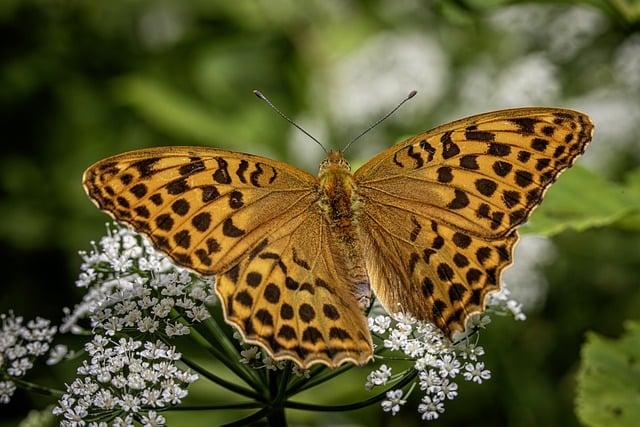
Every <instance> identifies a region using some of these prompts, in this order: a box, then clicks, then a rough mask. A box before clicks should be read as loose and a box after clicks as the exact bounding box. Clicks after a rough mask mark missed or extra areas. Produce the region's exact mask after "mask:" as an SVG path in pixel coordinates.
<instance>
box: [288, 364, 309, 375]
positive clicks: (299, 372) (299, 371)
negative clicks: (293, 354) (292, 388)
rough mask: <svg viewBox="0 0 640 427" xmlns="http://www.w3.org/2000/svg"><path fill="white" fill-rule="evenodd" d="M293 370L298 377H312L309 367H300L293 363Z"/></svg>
mask: <svg viewBox="0 0 640 427" xmlns="http://www.w3.org/2000/svg"><path fill="white" fill-rule="evenodd" d="M291 372H292V373H293V375H295V376H296V377H303V378H311V371H309V370H308V369H304V368H300V367H298V365H295V364H294V365H293V368H292V370H291Z"/></svg>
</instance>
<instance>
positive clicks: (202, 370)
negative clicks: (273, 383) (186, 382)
mask: <svg viewBox="0 0 640 427" xmlns="http://www.w3.org/2000/svg"><path fill="white" fill-rule="evenodd" d="M181 360H182V361H183V362H184V364H185V365H187V366H188V367H190V368H191V369H193V370H194V371H196V372H197V373H199V374H200V375H202V376H203V377H205V378H207V379H208V380H210V381H212V382H214V383H216V384H218V385H219V386H221V387H224V388H226V389H227V390H230V391H233V392H235V393H238V394H241V395H243V396H246V397H249V398H251V399H254V400H258V401H263V398H262V396H260V395H259V394H257V393H255V392H254V391H252V390H249V389H246V388H244V387H242V386H239V385H237V384H235V383H232V382H230V381H227V380H225V379H222V378H220V377H219V376H217V375H215V374H213V373H211V372H209V371H208V370H207V369H205V368H203V367H202V366H200V365H198V364H197V363H196V362H194V361H192V360H189V359H188V358H186V357H184V356H182V359H181Z"/></svg>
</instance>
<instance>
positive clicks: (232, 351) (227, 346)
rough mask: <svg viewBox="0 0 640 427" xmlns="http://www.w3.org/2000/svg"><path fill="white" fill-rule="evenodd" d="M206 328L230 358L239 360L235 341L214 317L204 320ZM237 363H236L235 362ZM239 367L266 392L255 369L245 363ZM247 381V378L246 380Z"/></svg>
mask: <svg viewBox="0 0 640 427" xmlns="http://www.w3.org/2000/svg"><path fill="white" fill-rule="evenodd" d="M202 324H203V325H204V327H205V328H206V330H207V331H208V332H209V333H210V334H211V335H213V338H214V342H216V343H217V344H218V345H220V346H221V347H222V351H223V352H224V353H225V354H226V355H227V357H228V358H230V359H232V360H234V361H235V360H237V356H238V350H237V349H236V348H235V346H234V345H233V343H232V342H231V341H229V338H228V337H227V335H226V334H225V333H224V332H223V331H222V329H221V328H220V327H219V326H218V324H217V323H215V321H214V320H213V318H212V317H210V318H208V319H206V320H205V321H204V322H202ZM234 365H235V364H234ZM236 366H237V368H238V369H239V370H240V371H242V372H243V373H244V375H245V376H246V378H247V379H249V381H251V382H252V383H254V385H256V386H257V387H258V389H257V390H260V391H262V392H265V391H266V390H265V387H263V385H264V384H263V382H262V381H261V380H260V377H259V376H258V374H257V373H256V371H255V370H253V369H250V368H248V367H247V366H244V365H236ZM245 381H246V380H245Z"/></svg>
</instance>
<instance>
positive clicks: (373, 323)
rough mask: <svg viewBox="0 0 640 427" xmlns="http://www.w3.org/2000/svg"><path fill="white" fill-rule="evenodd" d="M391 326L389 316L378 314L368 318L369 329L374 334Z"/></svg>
mask: <svg viewBox="0 0 640 427" xmlns="http://www.w3.org/2000/svg"><path fill="white" fill-rule="evenodd" d="M389 326H391V318H390V317H389V316H383V315H379V316H376V317H370V318H369V329H370V330H371V332H373V333H374V334H384V333H385V332H387V329H389Z"/></svg>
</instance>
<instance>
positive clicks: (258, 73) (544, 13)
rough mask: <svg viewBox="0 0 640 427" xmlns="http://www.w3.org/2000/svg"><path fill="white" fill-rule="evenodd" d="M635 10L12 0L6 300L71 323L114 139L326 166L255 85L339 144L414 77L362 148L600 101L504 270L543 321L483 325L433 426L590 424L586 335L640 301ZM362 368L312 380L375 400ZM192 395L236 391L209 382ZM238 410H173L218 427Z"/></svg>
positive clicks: (58, 377) (366, 421)
mask: <svg viewBox="0 0 640 427" xmlns="http://www.w3.org/2000/svg"><path fill="white" fill-rule="evenodd" d="M639 22H640V2H638V1H634V0H615V1H614V0H611V1H606V0H600V1H599V0H588V1H587V0H585V1H582V2H577V1H543V2H518V1H506V0H505V1H500V0H491V1H485V0H474V1H471V0H457V1H444V0H439V1H437V0H433V1H420V0H399V1H382V0H379V1H373V0H371V1H355V0H352V1H339V0H327V1H323V0H315V1H294V0H289V1H281V0H278V1H274V0H251V1H245V0H236V1H215V0H193V1H184V0H183V1H180V0H164V1H148V0H137V1H134V0H128V1H115V0H112V1H81V0H64V1H63V0H58V1H55V0H3V1H2V2H0V40H2V41H1V42H0V61H1V69H0V111H1V114H0V117H1V118H2V131H3V132H2V133H3V134H2V151H1V153H2V157H1V159H0V195H1V199H0V242H1V243H0V260H1V262H2V271H3V272H4V273H3V277H2V285H0V286H1V289H2V291H1V292H0V312H6V311H8V310H9V309H13V310H14V311H15V312H16V313H17V314H21V315H24V316H26V317H28V318H30V317H34V316H36V315H40V316H44V317H47V318H51V319H53V320H54V321H58V320H59V319H60V318H61V316H62V312H61V308H62V307H65V306H72V305H73V304H75V303H77V302H78V301H79V299H80V296H81V293H80V291H78V290H76V289H75V287H74V281H75V277H76V275H77V271H78V266H79V263H80V260H79V257H78V256H77V251H78V250H80V249H86V248H88V247H89V242H90V241H91V240H92V239H97V238H99V237H100V236H101V235H102V234H103V233H104V222H105V221H106V220H107V216H106V215H104V214H102V213H100V212H99V211H98V210H97V209H96V208H95V207H94V206H93V204H92V203H90V202H89V200H88V199H87V198H86V196H85V195H84V192H83V190H82V187H81V185H80V178H81V175H82V172H83V170H84V169H85V168H86V167H87V166H88V165H90V164H91V163H93V162H94V161H96V160H99V159H101V158H103V157H105V156H109V155H113V154H117V153H120V152H123V151H126V150H132V149H138V148H143V147H152V146H162V145H172V144H175V145H207V146H212V147H223V148H227V149H233V150H238V151H245V152H251V153H255V154H262V155H266V156H270V157H273V158H278V159H281V160H285V161H288V162H290V163H292V164H295V165H298V166H300V167H302V168H304V169H306V170H309V171H311V172H313V173H315V172H316V168H317V165H318V162H319V161H320V160H321V158H322V152H321V151H320V149H319V148H318V147H317V146H316V145H315V144H313V143H312V142H310V141H309V140H308V139H307V138H305V137H304V136H303V135H301V134H300V133H299V132H297V131H296V130H295V129H293V128H292V127H291V126H290V125H289V124H287V123H286V122H284V121H283V120H281V119H280V118H279V117H277V116H276V115H275V114H274V113H273V112H272V111H271V110H270V109H269V108H268V107H266V106H265V105H264V104H263V103H261V102H260V101H259V100H257V99H256V98H255V97H254V96H253V95H252V94H251V91H252V90H253V89H255V88H259V89H261V90H262V91H263V92H264V93H265V94H266V95H267V96H269V97H270V98H271V99H272V100H273V101H274V102H275V103H276V104H277V105H278V106H279V107H280V108H281V109H282V110H283V111H285V112H287V113H288V114H289V115H290V116H291V117H292V118H293V119H295V120H297V121H298V122H299V123H300V124H301V125H302V126H303V127H305V128H306V129H307V130H308V131H310V132H311V133H312V134H314V135H315V136H316V137H317V138H318V139H320V140H321V141H324V142H326V143H327V144H328V145H330V146H332V147H339V146H340V145H342V144H344V143H345V142H346V141H347V140H348V139H350V137H352V136H354V135H355V134H357V133H358V132H359V131H360V130H362V129H363V128H365V127H366V126H367V125H369V124H370V123H372V122H373V121H374V120H375V119H377V118H378V117H379V116H380V115H381V114H383V113H384V112H386V111H387V110H389V109H390V108H391V107H392V106H393V105H395V103H397V102H398V101H399V100H401V99H402V98H403V97H404V96H405V95H406V94H407V93H408V92H409V91H410V90H412V89H416V90H417V91H418V96H417V97H416V98H414V99H413V100H412V101H411V102H410V103H409V104H408V105H406V106H405V107H403V109H402V110H401V111H400V112H398V113H397V114H396V115H395V116H393V117H392V118H391V119H389V120H387V121H386V122H385V123H384V124H383V125H381V126H380V127H378V128H377V129H376V130H374V131H373V132H371V133H370V134H369V135H368V136H367V137H366V138H365V139H364V140H363V141H360V142H359V143H358V144H356V145H355V146H354V147H353V149H352V150H351V152H350V156H349V157H350V159H351V160H352V163H353V164H355V165H359V164H361V163H362V162H363V161H365V160H366V159H367V158H369V157H370V156H371V155H373V154H374V153H376V152H377V151H379V150H381V149H383V148H384V147H387V146H389V145H390V144H392V143H394V142H396V141H398V140H399V139H401V138H402V137H403V136H406V135H409V134H414V133H417V132H418V131H422V130H425V129H428V128H430V127H433V126H435V125H437V124H440V123H443V122H445V121H449V120H453V119H456V118H459V117H461V116H464V115H468V114H473V113H480V112H484V111H489V110H495V109H499V108H506V107H515V106H531V105H547V106H556V107H566V108H575V109H578V110H581V111H584V112H586V113H588V114H590V115H591V116H592V118H593V120H594V122H595V124H596V133H595V138H594V142H593V144H592V146H591V147H590V148H589V150H588V152H587V154H586V155H585V156H584V157H583V158H582V159H581V160H580V161H579V165H580V166H579V167H578V168H576V169H575V170H572V171H570V172H568V173H567V174H566V175H564V176H563V177H562V178H561V179H560V182H559V183H558V184H557V186H558V187H559V188H558V190H552V191H551V192H550V193H549V198H548V200H547V202H546V204H544V205H543V208H541V210H540V211H539V212H538V213H537V214H536V215H537V216H536V217H535V218H534V220H533V221H532V224H531V226H530V227H529V229H528V231H529V232H534V231H535V232H536V233H542V234H545V235H546V236H551V237H544V238H542V237H525V239H523V241H522V242H521V243H520V246H519V248H518V252H517V255H516V265H515V266H514V267H513V269H512V270H511V271H510V273H509V275H507V276H506V280H507V283H508V285H509V286H510V287H511V288H512V289H513V294H514V296H515V297H516V298H518V299H520V300H521V301H522V302H523V303H524V305H525V311H526V312H527V314H528V320H527V321H526V322H523V323H520V322H515V321H513V320H511V319H501V318H499V319H494V322H493V323H492V324H491V325H490V327H489V329H488V331H486V332H485V333H484V334H483V335H482V342H481V343H482V345H484V347H485V349H486V353H487V356H486V363H487V365H488V367H489V368H490V369H491V370H492V371H493V377H492V379H491V381H490V382H488V383H486V384H483V385H481V386H478V385H470V384H467V383H465V384H463V385H462V386H461V390H460V396H459V397H458V398H457V399H456V400H455V401H453V402H452V403H449V404H448V406H447V411H446V412H445V414H444V415H443V417H442V419H441V420H438V421H437V422H435V423H433V424H434V425H442V426H460V425H465V426H466V425H470V426H496V425H509V426H539V425H553V426H559V425H562V426H572V425H579V422H578V419H577V417H576V415H575V411H574V398H575V393H576V387H575V385H576V379H575V378H576V371H577V368H578V365H579V360H580V347H581V345H582V343H583V342H584V340H585V333H586V332H587V331H589V330H592V331H596V332H598V333H600V334H603V335H606V336H618V335H620V334H621V332H622V330H623V322H624V321H625V320H627V319H633V318H635V319H638V318H639V317H640V316H638V314H639V313H640V288H639V286H638V285H639V284H640V279H639V274H640V214H638V211H639V208H640V173H638V166H639V165H640V131H639V129H640V126H638V123H640V31H638V30H640V24H639ZM579 168H580V169H579ZM554 191H555V192H554ZM526 231H527V230H526V229H525V232H526ZM65 375H69V372H67V373H65V372H63V371H55V372H50V371H47V370H45V369H36V370H34V372H32V376H31V378H32V379H36V380H37V379H38V378H41V379H42V380H43V381H57V382H58V383H60V382H61V381H63V380H65V379H66V380H67V381H68V380H69V377H65ZM364 375H366V373H365V372H364V371H363V372H362V373H361V374H355V375H353V376H350V377H345V378H343V379H342V380H338V381H337V382H336V383H329V385H327V386H326V388H324V389H322V390H324V391H322V392H316V393H315V394H314V396H313V397H311V399H312V400H313V401H315V402H316V403H327V404H328V403H347V402H350V401H355V400H358V399H362V398H363V397H365V396H366V392H365V391H364V387H363V384H364V380H363V377H364ZM418 394H419V393H414V396H413V397H414V398H415V397H417V396H418ZM192 397H193V398H194V399H195V401H207V399H208V400H211V399H219V400H225V399H227V397H226V396H224V395H223V394H220V393H219V392H218V394H214V392H213V391H211V390H209V389H208V388H206V387H200V388H199V387H198V386H196V387H195V388H194V390H193V392H192ZM48 403H50V402H49V401H47V400H44V399H41V398H34V397H33V396H30V395H27V394H25V393H21V392H18V393H17V394H16V396H15V398H14V400H13V401H12V403H11V404H10V405H9V406H5V407H2V408H0V413H1V414H2V415H0V423H1V424H2V425H15V424H17V423H18V422H19V420H20V419H21V418H23V417H24V416H25V415H26V413H27V412H28V410H29V408H34V407H35V408H42V407H44V406H46V404H48ZM417 403H418V402H417V401H415V399H414V400H413V401H411V402H409V403H408V404H407V405H406V408H404V410H403V411H402V412H401V413H400V415H398V416H396V417H393V418H392V417H390V416H388V415H387V414H383V413H382V411H381V409H380V408H379V406H375V407H373V408H369V409H366V410H360V411H356V412H354V413H339V414H322V416H317V417H316V414H308V413H307V414H303V413H300V412H295V411H289V413H288V415H289V416H290V421H291V423H292V425H295V424H296V423H297V424H298V425H307V424H308V425H369V426H383V425H394V426H401V425H402V426H404V425H417V424H418V420H419V418H418V414H417V412H416V408H417ZM234 414H235V415H240V414H237V413H225V414H221V415H218V414H217V413H202V414H177V415H176V416H175V417H173V418H171V421H172V423H173V424H176V425H180V424H183V423H186V422H189V423H190V424H191V425H192V426H194V427H195V426H200V425H202V426H205V425H208V426H211V425H217V424H219V423H220V422H221V420H223V419H224V420H231V419H233V417H234ZM195 416H198V417H199V418H196V417H195ZM219 417H221V418H219ZM180 421H181V422H180Z"/></svg>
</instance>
